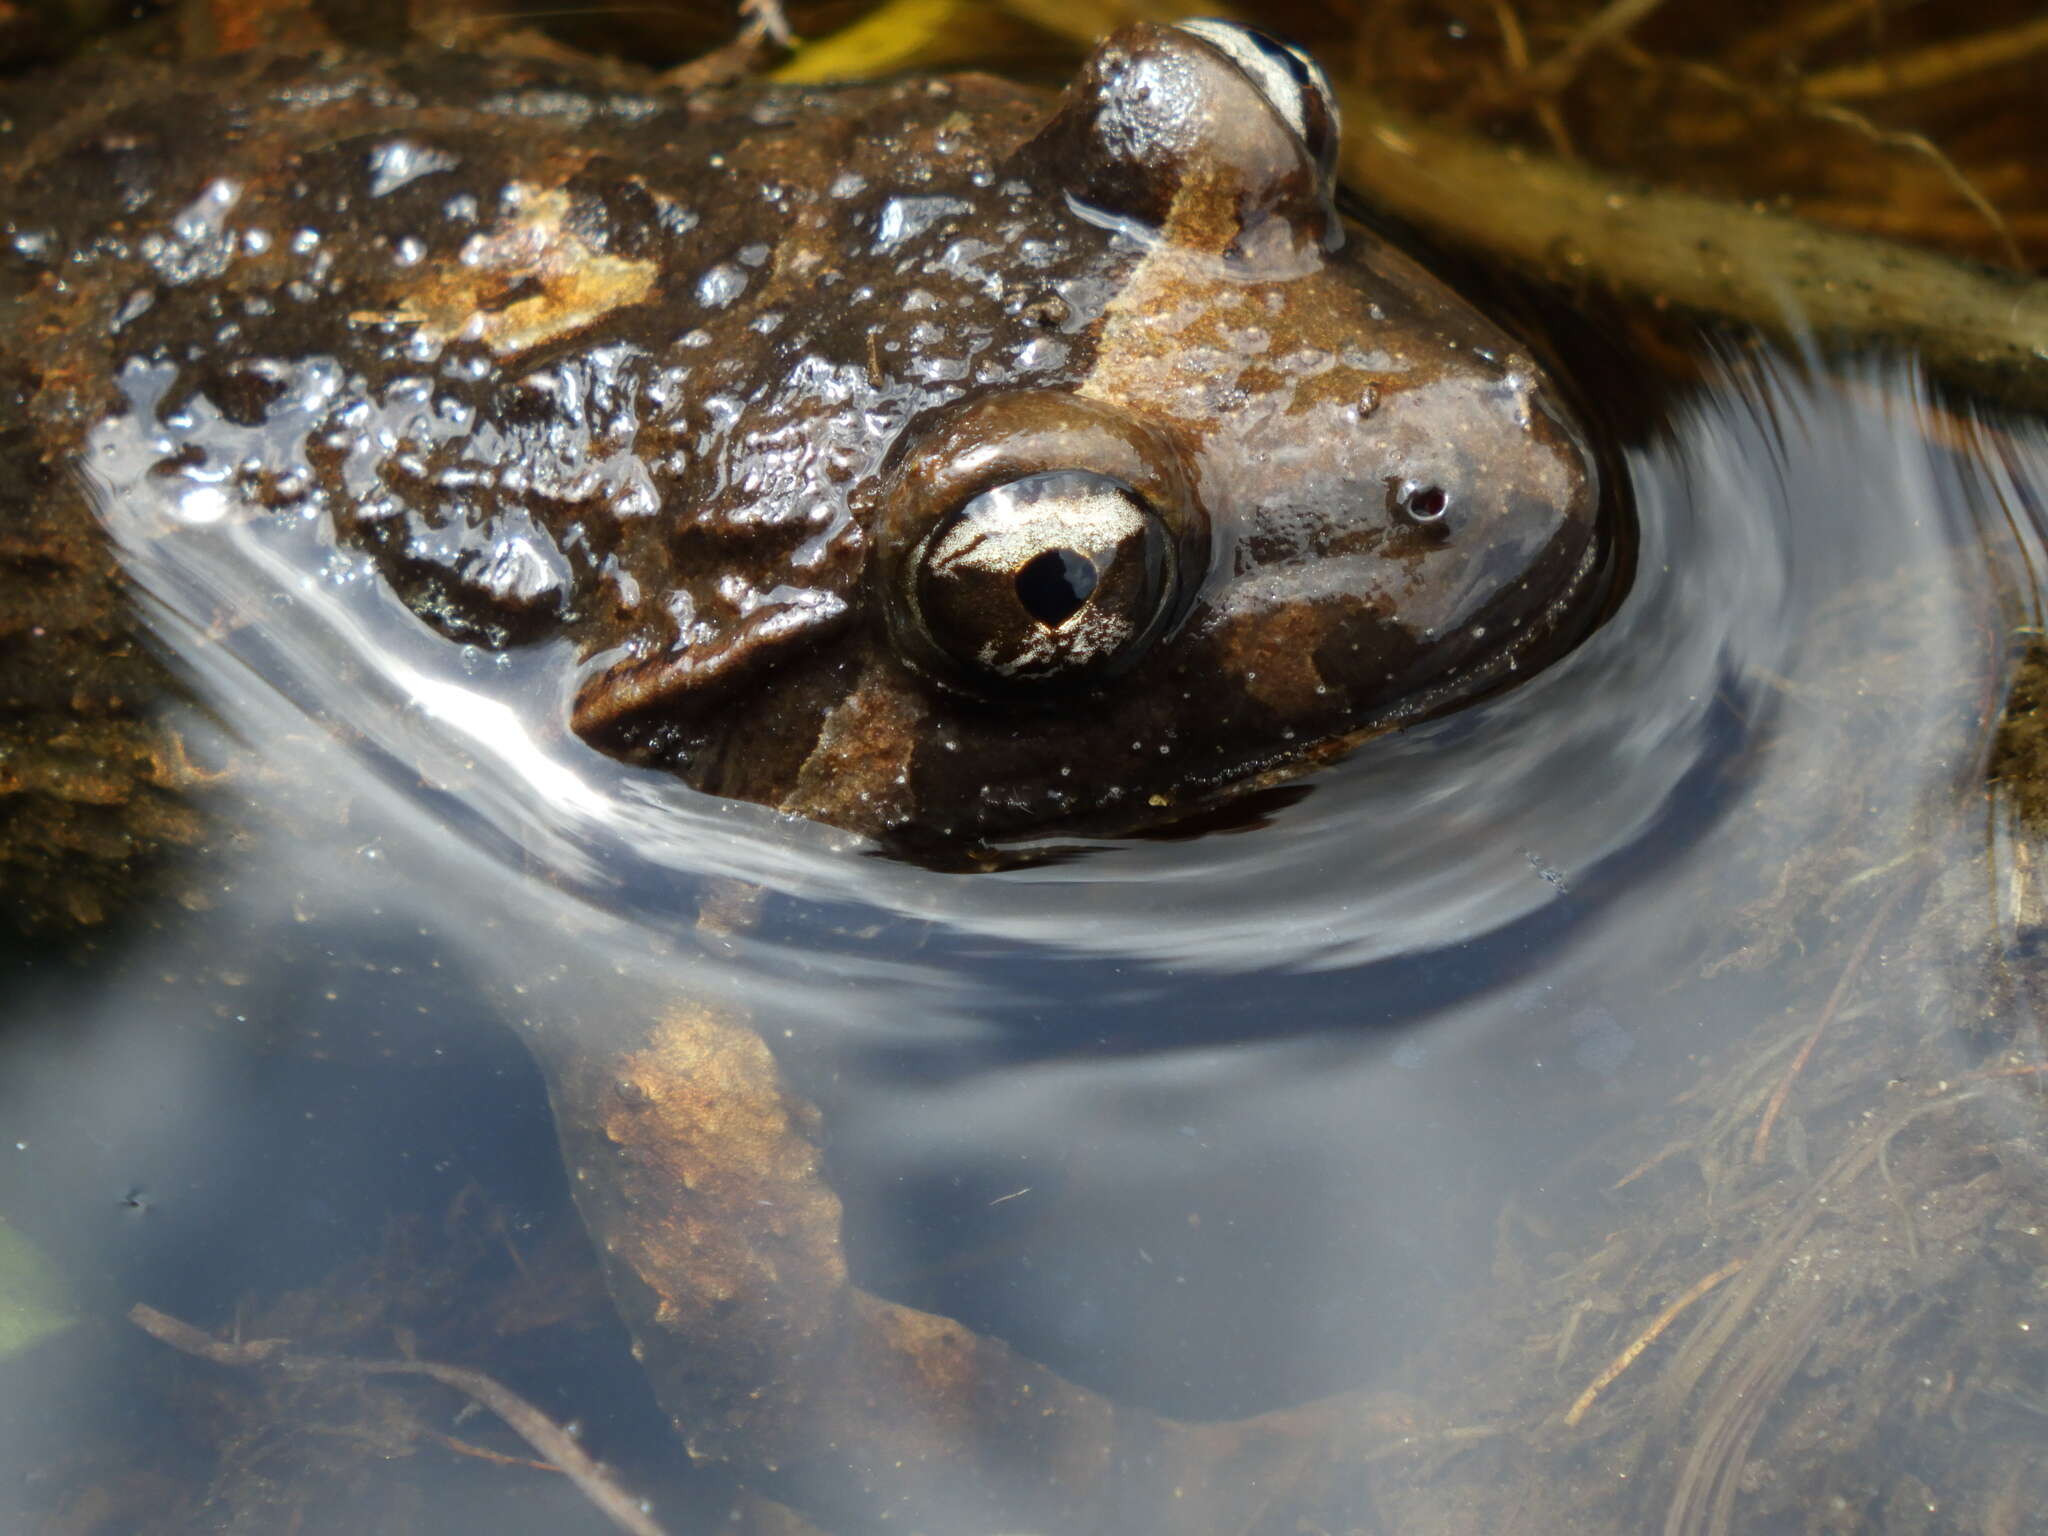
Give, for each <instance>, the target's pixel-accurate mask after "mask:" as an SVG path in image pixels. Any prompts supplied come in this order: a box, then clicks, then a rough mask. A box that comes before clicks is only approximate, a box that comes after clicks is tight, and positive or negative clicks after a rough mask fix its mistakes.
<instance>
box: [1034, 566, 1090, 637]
mask: <svg viewBox="0 0 2048 1536" xmlns="http://www.w3.org/2000/svg"><path fill="white" fill-rule="evenodd" d="M1095 582H1096V571H1095V563H1094V562H1093V561H1092V560H1090V559H1089V558H1088V557H1087V556H1086V555H1083V554H1080V553H1078V552H1076V551H1074V550H1071V549H1048V550H1047V551H1046V552H1045V553H1044V554H1042V555H1034V556H1032V558H1031V559H1029V560H1027V561H1026V562H1025V563H1024V568H1023V569H1022V570H1020V571H1019V572H1017V601H1018V602H1020V603H1022V604H1023V605H1024V611H1025V612H1026V613H1028V614H1030V615H1031V617H1032V618H1034V619H1036V620H1038V622H1039V623H1041V624H1043V625H1044V626H1045V627H1046V628H1047V629H1058V628H1059V627H1060V625H1062V624H1064V623H1066V622H1067V620H1068V619H1071V618H1072V617H1073V616H1074V615H1075V613H1077V612H1078V611H1079V610H1080V607H1081V605H1082V604H1083V603H1085V602H1087V601H1088V599H1089V598H1090V597H1091V596H1093V595H1094V592H1095Z"/></svg>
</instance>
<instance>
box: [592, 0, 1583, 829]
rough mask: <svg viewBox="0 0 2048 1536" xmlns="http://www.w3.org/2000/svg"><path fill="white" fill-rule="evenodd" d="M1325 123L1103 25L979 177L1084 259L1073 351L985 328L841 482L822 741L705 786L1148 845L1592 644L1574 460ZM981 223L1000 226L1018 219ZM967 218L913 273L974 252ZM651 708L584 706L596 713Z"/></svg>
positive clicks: (1548, 392)
mask: <svg viewBox="0 0 2048 1536" xmlns="http://www.w3.org/2000/svg"><path fill="white" fill-rule="evenodd" d="M1337 136H1338V113H1337V107H1336V102H1335V99H1334V97H1333V95H1332V93H1331V91H1330V88H1329V85H1328V82H1327V81H1326V80H1325V78H1324V77H1323V74H1322V72H1321V71H1320V70H1319V69H1318V68H1317V67H1316V66H1315V65H1314V64H1313V63H1312V62H1310V61H1309V60H1308V59H1307V58H1306V57H1304V56H1303V55H1302V54H1300V53H1299V52H1297V51H1295V50H1294V49H1292V48H1290V47H1288V46H1286V45H1284V44H1282V43H1279V42H1277V41H1275V40H1273V39H1271V38H1269V37H1266V36H1265V35H1264V34H1261V33H1257V32H1254V31H1251V30H1249V29H1245V28H1241V27H1236V26H1232V25H1228V24H1225V23H1219V22H1193V23H1189V24H1187V25H1185V26H1182V27H1163V26H1153V25H1138V26H1133V27H1130V28H1127V29H1125V30H1124V31H1122V32H1119V33H1117V34H1116V35H1115V36H1113V37H1111V38H1110V39H1109V40H1107V41H1106V42H1105V43H1103V44H1102V45H1101V46H1100V47H1099V48H1098V50H1097V51H1096V52H1095V54H1094V55H1093V57H1092V58H1091V59H1090V60H1089V61H1088V62H1087V64H1086V66H1085V67H1084V69H1083V70H1082V72H1081V74H1080V76H1079V78H1078V79H1077V80H1076V81H1075V82H1074V83H1073V85H1072V86H1071V87H1070V88H1069V89H1068V91H1067V92H1066V94H1065V96H1064V97H1063V98H1062V99H1061V100H1060V102H1059V103H1058V105H1057V107H1056V108H1055V109H1054V111H1053V113H1052V115H1051V117H1050V119H1049V120H1047V121H1044V122H1042V123H1041V124H1040V126H1039V127H1038V128H1037V130H1036V131H1035V132H1033V133H1031V134H1029V135H1028V136H1020V137H1021V142H1016V143H1013V144H1012V145H1011V146H1010V147H1009V148H1008V149H1007V150H1004V151H1002V152H1001V153H1000V154H998V155H997V156H995V157H994V158H993V160H992V162H991V172H990V174H986V175H984V177H983V179H982V183H981V184H982V185H983V186H985V187H988V188H990V189H991V190H990V191H989V192H988V193H987V196H988V197H989V198H991V199H996V198H1008V199H1009V201H1008V202H1007V203H1005V204H1003V205H1002V206H1003V208H1004V209H1006V210H1009V211H1008V212H1005V213H1004V214H1003V217H1006V218H1009V219H1010V220H1011V225H1010V227H1012V228H1017V227H1020V226H1019V223H1018V221H1019V220H1020V219H1024V218H1026V217H1027V216H1026V215H1020V214H1018V213H1016V212H1015V210H1016V209H1017V208H1019V207H1022V206H1024V203H1025V201H1027V200H1028V202H1029V205H1030V207H1031V208H1032V209H1033V210H1035V211H1033V212H1031V213H1030V214H1029V215H1028V218H1029V219H1033V220H1036V221H1037V222H1036V223H1035V224H1031V225H1030V227H1029V233H1030V234H1031V236H1032V239H1033V240H1035V242H1036V243H1037V245H1038V246H1039V247H1040V248H1041V249H1044V250H1053V249H1055V248H1057V249H1058V250H1061V251H1064V252H1069V253H1078V254H1069V255H1066V256H1062V257H1061V258H1060V260H1061V262H1063V263H1064V265H1063V266H1062V267H1061V270H1060V274H1059V280H1058V283H1057V285H1056V286H1055V285H1054V284H1053V283H1052V280H1051V278H1049V277H1046V278H1043V279H1042V280H1043V281H1044V283H1045V284H1046V288H1045V291H1046V293H1048V294H1056V297H1048V298H1045V299H1043V300H1042V301H1037V302H1031V303H1026V304H1024V305H1023V306H1022V309H1021V311H1019V310H1018V306H1016V305H1015V304H1013V305H1012V310H1013V318H1014V316H1015V313H1017V312H1021V313H1022V314H1023V315H1024V316H1025V319H1020V320H1018V321H1017V324H1018V326H1019V327H1024V326H1025V325H1026V323H1027V321H1030V320H1033V318H1034V317H1035V323H1036V324H1038V325H1039V326H1041V327H1042V328H1043V332H1044V334H1045V335H1046V336H1047V337H1048V338H1050V339H1051V340H1054V341H1056V342H1057V346H1056V347H1054V348H1052V349H1051V355H1052V356H1054V357H1055V358H1056V361H1054V362H1051V363H1047V364H1044V365H1042V366H1027V365H1025V364H1023V363H1020V364H1019V365H1017V366H1016V367H1014V368H1012V369H1011V370H1010V371H1008V372H1007V373H1004V374H1002V375H1001V376H997V377H990V376H989V373H988V371H987V369H986V367H985V366H984V363H985V361H986V359H987V358H988V357H991V356H1000V355H1014V356H1015V357H1017V358H1019V359H1025V358H1029V357H1031V356H1033V355H1034V352H1033V350H1032V348H1031V347H1030V346H1029V345H1028V344H1026V342H1025V341H1023V340H1019V339H1018V338H1015V337H1006V336H1005V333H1003V331H1002V330H1001V328H1000V326H999V325H998V326H995V327H993V328H992V334H993V336H994V343H993V345H990V346H988V347H986V348H985V350H984V351H983V352H982V353H981V354H980V360H978V361H977V362H976V364H975V369H976V371H975V372H973V373H970V374H969V376H968V377H967V378H966V379H965V380H964V381H963V382H960V383H955V384H952V385H950V386H948V388H947V389H945V390H941V391H937V392H934V393H931V394H927V395H924V396H915V397H913V398H912V400H911V402H910V406H909V408H908V409H906V410H905V412H904V414H903V417H902V419H901V422H900V424H897V425H895V426H894V428H893V430H892V431H891V433H890V434H889V435H888V438H887V441H886V443H885V444H884V445H883V446H882V447H881V448H880V449H878V451H877V457H876V459H875V461H874V472H873V473H872V475H869V476H867V477H865V478H866V481H867V482H868V483H867V484H866V486H865V488H864V490H863V491H862V492H861V493H859V495H857V496H855V497H851V498H849V501H850V503H851V504H852V508H853V511H854V514H855V517H856V519H857V521H858V523H859V524H860V526H861V527H862V528H863V529H864V530H865V538H866V540H867V545H866V548H865V549H864V551H863V554H862V559H861V573H860V577H859V584H858V592H859V594H860V597H859V598H858V599H854V598H851V597H850V598H849V600H848V601H847V603H846V605H845V606H846V607H847V608H848V609H849V610H853V611H855V612H857V613H858V614H861V615H864V616H865V617H866V620H867V622H866V625H865V638H864V639H859V638H856V639H853V640H849V639H847V631H846V630H844V629H842V630H841V631H840V632H839V639H837V640H836V641H835V642H834V643H833V645H831V646H828V647H821V648H820V649H821V650H826V651H829V652H830V654H832V655H833V657H834V658H835V660H834V661H833V662H832V663H831V665H832V666H833V667H834V668H836V672H835V673H834V681H833V682H832V684H831V685H830V687H829V688H828V687H827V686H825V685H824V684H823V683H816V682H813V683H800V682H791V683H789V684H787V685H786V686H787V687H788V688H789V689H791V690H795V689H798V688H808V689H809V690H810V692H809V694H808V697H809V698H811V699H813V700H815V701H817V703H816V705H815V708H814V712H813V714H812V716H811V720H812V724H811V725H810V726H807V727H806V728H805V730H804V731H803V733H802V734H803V740H802V742H801V743H800V744H798V745H795V746H792V745H791V743H790V741H789V740H788V738H787V737H786V736H785V737H781V738H777V739H776V740H774V741H769V740H768V739H767V738H766V737H764V736H763V735H762V734H761V733H758V732H757V733H755V734H753V735H752V736H751V737H749V738H748V740H747V742H746V745H745V747H744V751H743V752H742V751H741V750H739V749H735V748H734V747H731V746H728V747H726V748H724V749H722V750H721V751H719V752H718V753H715V754H713V756H714V757H715V758H716V761H717V762H718V763H719V764H720V765H721V766H720V767H718V768H717V769H716V770H714V771H708V772H707V771H705V770H704V768H703V767H702V764H701V763H700V765H699V766H698V767H697V768H696V769H695V771H693V772H692V777H693V778H695V779H696V780H697V781H698V782H700V783H703V784H705V785H706V787H709V788H713V789H717V790H719V791H721V792H723V793H728V794H739V795H745V796H747V797H749V798H756V799H766V800H769V801H771V802H772V803H777V804H780V805H781V806H782V807H783V808H785V809H787V810H790V811H794V812H797V813H799V814H802V815H805V816H808V817H811V818H813V819H816V820H820V821H824V822H828V823H832V824H835V825H840V826H847V827H852V828H856V829H858V830H861V831H866V832H871V833H875V834H878V835H881V836H883V837H885V838H887V839H890V840H893V841H897V842H901V843H906V844H909V845H913V846H917V847H921V848H922V849H923V850H925V851H927V852H938V853H941V854H945V855H948V856H950V854H951V853H953V852H956V851H957V850H960V849H963V848H965V849H969V850H971V849H973V848H975V847H978V846H983V845H985V844H986V843H987V842H988V841H990V840H994V839H1002V838H1014V837H1031V836H1038V835H1043V834H1045V833H1049V832H1059V831H1062V830H1071V829H1096V830H1119V829H1126V830H1127V829H1133V828H1137V827H1142V826H1144V825H1147V824H1153V823H1158V822H1161V821H1167V820H1171V819H1173V818H1174V817H1176V816H1178V815H1181V814H1184V813H1185V812H1187V811H1189V810H1191V809H1194V808H1197V807H1205V806H1207V805H1209V804H1212V803H1213V802H1214V801H1215V800H1216V799H1217V798H1218V797H1219V796H1220V795H1224V794H1227V793H1230V792H1232V791H1235V790H1237V789H1238V788H1240V787H1243V786H1248V785H1254V784H1262V783H1266V782H1270V781H1271V780H1272V779H1273V778H1274V777H1276V776H1277V775H1280V774H1283V773H1287V772H1292V771H1295V770H1297V769H1299V768H1301V767H1304V766H1307V765H1311V764H1314V763H1316V762H1320V761H1325V760H1327V759H1328V758H1329V757H1330V756H1332V755H1334V754H1335V753H1336V752H1337V751H1339V750H1341V749H1342V748H1344V747H1345V746H1347V745H1349V744H1351V743H1353V742H1355V741H1356V740H1358V739H1359V738H1360V737H1362V736H1363V735H1366V734H1369V733H1372V732H1375V731H1379V730H1384V729H1386V728H1389V727H1392V726H1395V725H1399V724H1401V723H1404V722H1408V721H1412V720H1415V719H1418V718H1420V717H1422V716H1425V715H1429V714H1433V713H1437V712H1441V711H1443V710H1445V709H1447V708H1450V707H1452V706H1454V705H1456V704H1458V703H1460V702H1463V701H1466V700H1468V699H1471V698H1473V697H1474V696H1476V695H1477V694H1479V693H1481V692H1483V691H1486V690H1489V689H1492V688H1495V687H1498V686H1501V685H1502V684H1504V683H1505V682H1508V681H1510V680H1512V679H1513V678H1515V677H1516V676H1518V675H1524V674H1526V673H1527V672H1528V671H1530V670H1531V669H1533V668H1534V667H1536V666H1539V665H1541V664H1542V663H1543V662H1544V661H1546V660H1547V659H1549V657H1551V656H1553V655H1555V654H1557V652H1558V651H1560V650H1561V649H1562V648H1563V647H1564V646H1565V645H1567V644H1569V643H1570V641H1571V639H1573V638H1575V637H1576V635H1577V634H1578V633H1580V632H1582V631H1583V629H1584V628H1585V627H1586V624H1587V622H1588V621H1589V620H1590V617H1591V615H1592V612H1593V610H1594V608H1595V607H1596V606H1597V603H1598V600H1599V591H1598V589H1599V587H1600V585H1601V583H1600V582H1599V581H1598V580H1597V579H1596V571H1597V568H1598V566H1599V564H1600V543H1601V541H1600V539H1599V538H1598V537H1597V534H1596V502H1597V494H1596V486H1595V473H1594V467H1593V463H1592V460H1591V458H1590V456H1589V453H1588V450H1587V447H1586V444H1585V443H1584V441H1583V440H1582V439H1581V437H1580V435H1579V433H1578V431H1577V430H1576V429H1575V428H1574V426H1573V425H1572V424H1571V422H1570V421H1569V419H1568V418H1567V416H1566V414H1565V410H1564V406H1563V404H1562V402H1561V401H1560V399H1559V398H1558V396H1557V393H1556V391H1555V389H1554V387H1553V386H1552V385H1551V384H1550V382H1549V381H1548V380H1547V379H1546V378H1545V376H1544V374H1543V372H1542V371H1541V370H1540V369H1539V368H1538V367H1537V365H1536V364H1535V362H1534V361H1533V360H1532V359H1531V358H1530V357H1529V355H1528V354H1527V353H1526V352H1525V351H1524V350H1523V349H1522V348H1521V347H1520V346H1518V345H1517V343H1516V342H1514V341H1513V340H1512V339H1511V338H1510V337H1508V336H1507V335H1506V334H1504V333H1503V332H1502V331H1500V330H1499V329H1497V328H1496V327H1495V326H1494V325H1493V324H1491V323H1490V322H1489V321H1487V320H1486V319H1485V318H1484V317H1482V316H1481V315H1480V314H1478V313H1477V312H1476V311H1475V310H1473V309H1472V308H1470V307H1469V306H1468V305H1467V304H1465V303H1464V302H1463V301H1462V300H1460V299H1459V298H1457V297H1456V296H1455V295H1453V294H1452V293H1451V292H1450V291H1449V290H1447V289H1446V288H1444V287H1443V286H1442V285H1441V284H1440V283H1438V282H1437V281H1436V280H1435V279H1433V278H1432V277H1430V276H1429V275H1428V274H1427V273H1425V272H1424V271H1422V270H1421V269H1420V268H1418V267H1417V266H1416V265H1414V264H1413V263H1412V262H1410V261H1408V260H1407V259H1405V258H1404V257H1402V256H1400V255H1399V254H1398V253H1396V252H1394V251H1392V250H1390V249H1389V248H1388V247H1387V246H1386V245H1385V244H1384V243H1383V242H1381V241H1380V240H1378V239H1376V238H1375V237H1373V236H1372V235H1370V234H1368V233H1367V232H1365V231H1363V230H1361V229H1359V228H1356V227H1352V226H1349V225H1347V224H1346V223H1345V222H1344V221H1343V220H1342V219H1341V218H1340V217H1339V215H1338V213H1337V211H1336V206H1335V202H1334V185H1333V171H1334V166H1335V162H1336V155H1337ZM971 195H972V194H969V193H965V192H963V193H962V196H963V199H965V198H967V197H969V196H971ZM962 205H963V206H964V205H965V204H964V201H963V204H962ZM972 217H973V218H974V219H977V220H979V222H978V223H975V224H974V225H973V226H972V232H973V234H974V236H975V237H976V238H977V239H982V241H983V243H984V244H986V243H987V242H986V240H985V238H984V232H985V231H987V230H990V229H994V228H998V227H1000V221H999V220H998V219H996V218H995V217H994V216H990V217H983V216H981V215H979V214H977V215H974V216H972ZM960 233H961V232H960V231H957V230H947V229H941V230H938V231H936V232H935V233H934V234H933V236H932V240H933V245H932V254H931V255H930V256H929V257H928V258H925V265H924V266H923V267H922V268H920V269H919V270H921V271H924V272H932V273H937V272H940V271H941V269H943V268H945V267H946V264H947V263H948V262H952V263H954V264H955V266H956V267H957V265H958V263H959V261H960V260H961V259H962V258H961V257H960V255H959V253H960V251H962V250H963V249H967V248H969V247H967V246H965V245H963V244H962V242H961V240H960ZM1018 243H1019V244H1020V245H1021V244H1023V241H1022V240H1021V239H1020V240H1019V242H1018ZM899 259H907V258H899ZM1043 265H1044V263H1041V267H1043ZM1022 291H1024V292H1025V293H1026V294H1027V295H1028V293H1029V285H1028V284H1027V285H1025V288H1024V289H1023V290H1022ZM965 307H966V306H965V304H964V303H963V304H962V305H961V308H963V309H964V308H965ZM861 323H862V324H868V323H869V322H865V321H864V322H861ZM867 334H868V335H869V336H870V338H872V336H873V335H874V334H875V333H874V332H873V331H869V332H868V333H867ZM870 344H871V345H872V340H871V343H870ZM1009 346H1015V347H1016V348H1017V350H1016V351H1015V352H1014V353H1010V354H1005V353H1004V352H1003V348H1005V347H1009ZM1039 347H1040V348H1041V349H1043V348H1045V347H1046V343H1045V342H1040V343H1039ZM871 356H872V353H871ZM963 371H964V370H963ZM859 632H860V626H859V624H858V621H856V628H855V633H856V634H858V633H859ZM856 656H858V658H859V659H858V660H857V661H855V660H853V659H851V658H854V657H856ZM783 675H784V676H785V677H787V678H792V679H794V678H797V677H799V676H800V675H801V674H800V672H793V671H789V670H787V669H785V670H784V673H783ZM626 696H627V695H626V694H625V692H623V691H618V690H615V691H613V692H612V693H610V694H607V693H605V692H603V691H594V692H591V693H587V694H586V696H585V699H584V701H583V704H582V706H581V713H582V716H583V719H584V722H585V723H587V724H589V725H590V726H592V727H593V728H595V729H597V730H600V731H602V730H604V729H605V728H607V725H608V721H609V719H610V718H612V701H613V700H614V699H617V698H624V697H626Z"/></svg>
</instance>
